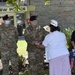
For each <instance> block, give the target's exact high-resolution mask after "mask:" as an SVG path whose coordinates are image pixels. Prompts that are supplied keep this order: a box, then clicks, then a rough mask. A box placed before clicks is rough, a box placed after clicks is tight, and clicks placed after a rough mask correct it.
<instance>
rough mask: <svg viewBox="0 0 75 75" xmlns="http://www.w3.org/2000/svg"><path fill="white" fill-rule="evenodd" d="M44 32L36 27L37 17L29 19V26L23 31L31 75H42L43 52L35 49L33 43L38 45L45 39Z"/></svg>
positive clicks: (40, 27) (39, 27)
mask: <svg viewBox="0 0 75 75" xmlns="http://www.w3.org/2000/svg"><path fill="white" fill-rule="evenodd" d="M45 33H46V32H45V30H44V29H43V27H42V26H38V25H37V16H31V17H30V25H29V27H28V28H27V29H26V30H25V33H24V37H25V40H26V41H27V43H28V46H27V51H28V61H29V71H30V74H31V75H44V65H43V62H44V50H42V49H40V48H38V47H36V46H35V45H34V41H39V42H40V43H41V42H42V40H43V39H44V37H45Z"/></svg>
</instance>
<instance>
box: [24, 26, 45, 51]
mask: <svg viewBox="0 0 75 75" xmlns="http://www.w3.org/2000/svg"><path fill="white" fill-rule="evenodd" d="M45 35H46V31H45V30H44V29H43V27H42V26H37V27H36V28H33V27H31V26H29V27H28V28H27V29H25V32H24V37H25V40H26V42H27V43H28V46H27V50H28V51H34V49H36V46H35V45H33V44H32V43H33V42H34V41H38V42H40V43H42V41H43V39H44V37H45Z"/></svg>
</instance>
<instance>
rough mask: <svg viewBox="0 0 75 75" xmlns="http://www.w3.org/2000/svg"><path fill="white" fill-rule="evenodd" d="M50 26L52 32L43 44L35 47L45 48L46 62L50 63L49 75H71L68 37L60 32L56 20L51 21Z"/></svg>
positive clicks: (36, 43) (37, 44)
mask: <svg viewBox="0 0 75 75" xmlns="http://www.w3.org/2000/svg"><path fill="white" fill-rule="evenodd" d="M49 26H50V31H51V32H50V33H49V34H48V35H46V37H45V39H44V40H43V42H42V44H40V43H38V42H35V45H36V46H37V47H40V48H45V51H46V60H47V61H48V62H49V75H71V69H70V63H69V51H68V49H67V48H66V37H65V35H64V33H62V32H60V29H59V26H58V22H57V21H56V20H51V22H50V25H49Z"/></svg>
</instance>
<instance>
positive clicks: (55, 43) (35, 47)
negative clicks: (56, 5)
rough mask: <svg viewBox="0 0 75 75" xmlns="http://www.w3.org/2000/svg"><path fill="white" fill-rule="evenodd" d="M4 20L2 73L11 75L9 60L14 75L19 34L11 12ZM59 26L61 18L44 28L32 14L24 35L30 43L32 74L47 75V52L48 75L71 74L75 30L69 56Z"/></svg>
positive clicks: (0, 27)
mask: <svg viewBox="0 0 75 75" xmlns="http://www.w3.org/2000/svg"><path fill="white" fill-rule="evenodd" d="M2 19H3V22H2V25H0V52H1V60H2V64H3V75H9V60H10V61H11V64H12V70H13V75H19V72H18V59H17V58H18V55H17V50H16V49H17V41H18V35H19V34H18V31H17V29H16V28H15V27H14V25H11V22H10V18H9V16H8V15H4V16H3V17H2ZM59 26H60V25H59V23H58V21H57V20H54V19H52V20H50V24H49V25H48V27H47V28H46V29H45V28H44V27H43V26H40V25H38V17H37V16H35V15H33V16H31V17H30V25H29V26H28V27H27V28H26V29H25V32H24V38H25V41H26V42H27V44H28V45H27V51H28V62H29V68H28V69H29V72H30V74H31V75H44V64H43V62H44V54H46V60H47V61H48V63H49V75H71V70H72V69H73V67H74V58H73V56H74V55H75V53H74V52H75V31H74V32H73V33H72V35H71V43H72V53H71V57H70V56H69V50H68V49H67V47H66V44H67V40H66V36H65V34H64V33H63V32H61V30H60V27H59ZM47 29H48V30H47ZM69 57H70V58H71V61H70V60H69Z"/></svg>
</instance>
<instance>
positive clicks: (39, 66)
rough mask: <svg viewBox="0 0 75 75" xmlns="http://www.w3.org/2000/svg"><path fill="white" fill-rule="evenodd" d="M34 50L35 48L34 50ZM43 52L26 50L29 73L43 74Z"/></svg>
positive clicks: (33, 74)
mask: <svg viewBox="0 0 75 75" xmlns="http://www.w3.org/2000/svg"><path fill="white" fill-rule="evenodd" d="M35 51H36V50H35ZM43 56H44V53H43V52H41V51H40V52H28V61H29V71H30V75H44V64H43V62H44V57H43Z"/></svg>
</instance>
